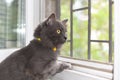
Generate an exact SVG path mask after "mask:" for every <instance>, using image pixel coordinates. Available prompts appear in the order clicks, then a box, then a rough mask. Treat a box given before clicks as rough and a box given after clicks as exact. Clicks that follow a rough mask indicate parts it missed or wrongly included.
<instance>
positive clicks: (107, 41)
mask: <svg viewBox="0 0 120 80" xmlns="http://www.w3.org/2000/svg"><path fill="white" fill-rule="evenodd" d="M112 4H113V1H112V0H67V1H65V0H60V6H59V7H60V11H61V16H60V18H61V19H63V18H66V17H67V18H68V19H69V23H68V41H67V42H66V44H65V45H64V47H63V48H62V52H61V55H62V56H65V57H72V58H77V59H85V60H92V61H99V62H105V63H106V62H107V63H112V62H113V41H114V40H113V30H112V28H113V24H112V17H113V6H112ZM57 7H58V6H57ZM58 11H59V10H58Z"/></svg>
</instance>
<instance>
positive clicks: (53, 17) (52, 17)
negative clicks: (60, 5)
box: [47, 13, 56, 21]
mask: <svg viewBox="0 0 120 80" xmlns="http://www.w3.org/2000/svg"><path fill="white" fill-rule="evenodd" d="M50 20H56V16H55V13H52V14H51V15H50V16H49V17H48V19H47V21H50Z"/></svg>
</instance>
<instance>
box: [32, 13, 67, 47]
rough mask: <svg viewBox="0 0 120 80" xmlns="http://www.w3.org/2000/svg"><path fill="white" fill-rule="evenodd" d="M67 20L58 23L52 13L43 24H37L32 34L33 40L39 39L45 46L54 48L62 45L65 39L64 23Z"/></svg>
mask: <svg viewBox="0 0 120 80" xmlns="http://www.w3.org/2000/svg"><path fill="white" fill-rule="evenodd" d="M67 21H68V20H67V19H65V20H62V21H58V20H56V16H55V14H54V13H52V14H51V15H50V16H49V17H48V18H47V19H46V20H45V21H44V22H43V23H41V24H39V26H38V27H37V28H36V30H35V32H34V37H35V38H41V42H42V44H43V45H45V46H50V47H51V46H55V47H58V46H59V45H61V44H63V43H64V42H65V41H66V39H67V36H66V31H67V30H66V23H67Z"/></svg>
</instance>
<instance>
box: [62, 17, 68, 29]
mask: <svg viewBox="0 0 120 80" xmlns="http://www.w3.org/2000/svg"><path fill="white" fill-rule="evenodd" d="M67 22H68V19H64V20H62V24H63V25H64V26H65V27H66V23H67Z"/></svg>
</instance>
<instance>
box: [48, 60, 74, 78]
mask: <svg viewBox="0 0 120 80" xmlns="http://www.w3.org/2000/svg"><path fill="white" fill-rule="evenodd" d="M71 68H72V66H71V64H70V63H65V62H56V64H55V65H54V66H53V67H52V70H51V71H50V74H51V75H52V76H54V75H55V74H56V73H60V72H62V71H63V70H64V69H71Z"/></svg>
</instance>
